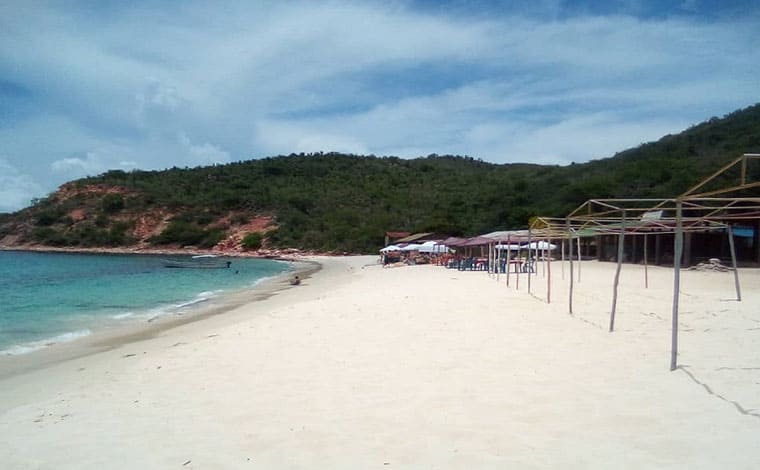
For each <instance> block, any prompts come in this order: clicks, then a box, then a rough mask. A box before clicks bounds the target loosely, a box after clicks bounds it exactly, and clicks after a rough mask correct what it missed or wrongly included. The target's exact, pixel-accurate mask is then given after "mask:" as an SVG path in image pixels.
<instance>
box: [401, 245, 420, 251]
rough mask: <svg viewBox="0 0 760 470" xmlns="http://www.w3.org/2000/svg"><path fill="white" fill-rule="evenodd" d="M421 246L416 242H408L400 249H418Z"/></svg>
mask: <svg viewBox="0 0 760 470" xmlns="http://www.w3.org/2000/svg"><path fill="white" fill-rule="evenodd" d="M421 246H422V245H420V244H418V243H410V244H408V245H406V246H405V247H403V248H401V251H419V249H420V247H421Z"/></svg>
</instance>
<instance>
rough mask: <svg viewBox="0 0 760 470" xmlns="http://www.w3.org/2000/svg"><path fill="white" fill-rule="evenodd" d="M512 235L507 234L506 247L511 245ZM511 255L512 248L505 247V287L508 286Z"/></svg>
mask: <svg viewBox="0 0 760 470" xmlns="http://www.w3.org/2000/svg"><path fill="white" fill-rule="evenodd" d="M511 240H512V235H507V248H509V247H510V246H512V241H511ZM511 257H512V250H510V249H507V287H509V261H510V258H511Z"/></svg>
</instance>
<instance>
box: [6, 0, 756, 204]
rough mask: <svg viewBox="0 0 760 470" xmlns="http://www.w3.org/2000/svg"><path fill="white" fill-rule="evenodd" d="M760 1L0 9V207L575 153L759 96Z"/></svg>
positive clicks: (553, 159) (613, 146) (603, 148)
mask: <svg viewBox="0 0 760 470" xmlns="http://www.w3.org/2000/svg"><path fill="white" fill-rule="evenodd" d="M757 5H758V2H750V1H747V2H737V1H734V2H732V1H719V0H710V1H702V0H686V1H673V2H662V1H649V0H617V1H616V0H609V1H598V2H597V1H590V0H587V1H560V0H533V1H528V0H517V1H485V0H477V1H463V0H456V1H448V2H444V1H434V0H426V1H403V0H398V1H393V0H391V1H378V2H357V1H350V2H349V1H327V2H311V1H292V2H290V1H272V2H264V1H259V2H252V1H230V2H227V1H219V2H193V1H183V2H179V1H176V2H170V1H148V0H144V1H133V2H116V1H88V2H76V1H68V2H42V1H39V2H23V1H9V2H2V4H0V211H11V210H16V209H19V208H21V207H24V206H26V205H28V204H29V201H30V199H31V198H34V197H41V196H44V195H46V194H48V193H50V192H51V191H53V190H55V189H56V187H57V186H58V185H60V184H62V183H64V182H66V181H68V180H71V179H74V178H78V177H82V176H86V175H95V174H99V173H102V172H104V171H106V170H108V169H114V168H117V169H124V170H130V169H135V168H140V169H161V168H167V167H171V166H179V167H185V166H189V167H192V166H197V165H207V164H213V163H226V162H230V161H238V160H245V159H249V158H258V157H264V156H272V155H278V154H289V153H291V152H317V151H325V152H326V151H340V152H352V153H359V154H375V155H396V156H400V157H409V158H412V157H417V156H421V155H428V154H430V153H438V154H460V155H469V156H471V157H475V158H482V159H483V160H486V161H490V162H496V163H506V162H534V163H548V164H560V165H565V164H569V163H570V162H584V161H588V160H590V159H595V158H604V157H609V156H611V155H612V154H614V153H615V152H617V151H620V150H623V149H625V148H628V147H631V146H636V145H638V144H640V143H642V142H648V141H651V140H656V139H658V138H659V137H661V136H662V135H665V134H668V133H677V132H680V131H681V130H683V129H685V128H687V127H689V126H691V125H693V124H696V123H698V122H701V121H703V120H706V119H708V118H710V117H712V116H722V115H724V114H726V113H729V112H731V111H734V110H736V109H738V108H742V107H746V106H749V105H751V104H754V103H756V102H758V101H760V75H758V71H757V64H758V63H760V35H759V34H758V31H759V30H760V7H758V6H757Z"/></svg>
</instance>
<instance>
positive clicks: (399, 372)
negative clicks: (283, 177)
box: [0, 257, 760, 469]
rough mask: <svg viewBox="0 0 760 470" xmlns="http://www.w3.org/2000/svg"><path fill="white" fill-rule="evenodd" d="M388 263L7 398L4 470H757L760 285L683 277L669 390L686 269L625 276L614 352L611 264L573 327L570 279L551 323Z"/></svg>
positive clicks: (10, 386) (342, 262)
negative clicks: (675, 299)
mask: <svg viewBox="0 0 760 470" xmlns="http://www.w3.org/2000/svg"><path fill="white" fill-rule="evenodd" d="M374 260H375V258H374V257H358V258H343V259H321V261H323V262H324V263H325V269H324V270H323V271H320V272H319V273H317V274H316V275H315V276H314V277H313V278H311V279H308V280H307V281H306V282H305V283H304V285H302V286H299V287H296V288H290V289H287V290H286V291H284V292H281V293H279V294H278V295H276V296H274V297H272V298H270V299H267V300H264V301H260V302H255V303H252V304H248V305H245V306H243V307H241V308H238V309H236V310H234V311H232V312H229V313H227V314H224V315H219V316H215V317H211V318H207V319H204V320H201V321H198V322H194V323H190V324H186V325H183V326H180V327H178V328H174V329H171V330H168V331H164V332H162V333H161V334H160V335H159V336H157V337H154V338H151V339H147V340H143V341H138V342H133V343H129V344H126V345H123V346H120V347H118V348H116V349H113V350H110V351H107V352H102V353H97V354H92V355H89V356H86V357H80V358H77V359H71V360H67V361H64V362H62V363H58V364H55V365H52V366H45V367H43V368H37V369H35V370H30V371H28V372H26V373H22V374H15V375H13V376H10V377H6V378H4V379H2V380H0V436H2V438H0V462H2V463H1V464H0V467H2V468H3V469H16V468H18V469H27V468H42V469H67V468H71V469H83V468H97V469H103V468H108V469H115V468H140V469H151V468H155V469H167V468H260V469H272V468H351V469H364V468H415V469H416V468H462V469H470V468H499V469H503V468H520V469H524V468H573V469H578V468H589V469H596V468H616V469H617V468H631V469H639V468H658V469H659V468H688V469H695V468H731V469H741V468H747V469H750V468H760V446H758V442H760V308H758V306H760V270H741V274H740V275H741V280H742V287H743V292H742V294H743V301H742V302H736V301H735V300H731V299H732V298H733V297H734V296H735V292H734V286H733V275H732V274H731V273H712V272H708V273H704V272H693V271H686V272H684V273H683V277H682V292H683V295H682V297H681V299H682V304H681V311H682V316H681V328H682V335H681V348H680V351H681V354H680V356H679V362H680V364H682V365H683V367H682V368H680V369H678V370H676V371H674V372H670V371H669V361H670V357H669V354H670V352H669V351H670V310H671V302H672V296H671V291H672V285H673V281H672V279H673V277H672V270H670V269H666V268H650V273H649V274H650V288H649V289H646V290H645V289H644V288H643V268H642V267H640V266H632V265H624V266H623V272H622V277H621V288H620V292H619V304H618V316H617V321H616V331H615V332H614V333H611V334H610V333H608V332H607V328H608V322H609V311H610V303H611V299H612V278H613V275H614V269H615V265H614V264H613V263H597V262H584V263H583V267H582V273H581V282H580V284H577V285H576V288H577V290H576V295H575V299H576V304H575V315H573V316H570V315H568V314H567V289H566V286H565V285H566V280H565V281H564V282H563V281H562V279H561V273H562V271H561V269H560V264H559V263H555V264H553V267H552V276H553V283H552V302H551V304H547V303H546V302H545V297H546V287H545V286H546V279H547V278H546V277H545V274H544V273H542V272H541V271H539V273H537V275H536V276H535V277H534V278H533V279H532V282H531V284H532V292H533V295H529V294H528V292H527V283H526V282H525V281H526V279H525V277H522V278H521V279H520V288H519V290H516V289H515V288H514V278H512V279H511V284H512V285H511V287H506V286H505V285H504V281H505V278H504V276H503V275H502V276H501V278H500V281H501V282H499V283H497V282H496V280H495V279H493V278H491V277H489V275H488V274H486V273H483V272H457V271H451V270H447V269H444V268H440V267H432V266H417V267H403V268H393V269H382V268H381V267H379V266H369V267H364V265H366V264H367V263H372V262H374ZM565 271H566V272H565V277H566V278H567V276H568V275H569V274H568V272H567V268H565ZM542 299H543V300H542ZM1 372H2V371H0V373H1Z"/></svg>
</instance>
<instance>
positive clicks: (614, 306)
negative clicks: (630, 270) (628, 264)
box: [610, 211, 625, 333]
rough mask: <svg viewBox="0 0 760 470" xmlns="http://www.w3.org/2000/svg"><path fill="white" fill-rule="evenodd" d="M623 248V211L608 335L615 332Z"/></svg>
mask: <svg viewBox="0 0 760 470" xmlns="http://www.w3.org/2000/svg"><path fill="white" fill-rule="evenodd" d="M624 246H625V211H623V218H622V220H621V223H620V234H619V235H618V247H617V268H616V269H615V281H614V283H613V289H612V312H611V313H610V333H611V332H612V331H614V330H615V311H616V310H617V296H618V283H619V281H620V267H621V266H622V264H623V247H624Z"/></svg>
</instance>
